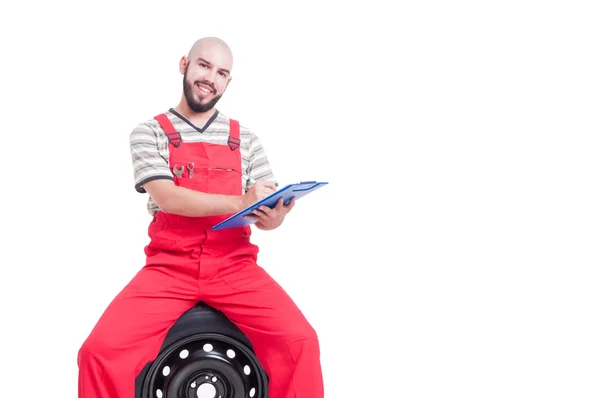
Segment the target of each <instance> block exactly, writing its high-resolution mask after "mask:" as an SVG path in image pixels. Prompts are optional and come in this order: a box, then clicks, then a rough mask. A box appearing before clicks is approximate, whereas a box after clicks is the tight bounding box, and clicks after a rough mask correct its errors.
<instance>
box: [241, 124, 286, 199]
mask: <svg viewBox="0 0 600 398" xmlns="http://www.w3.org/2000/svg"><path fill="white" fill-rule="evenodd" d="M249 155H250V156H249V157H250V159H249V161H248V170H247V172H248V176H249V177H250V179H249V180H248V186H247V187H246V188H247V189H249V188H250V187H251V186H252V181H258V180H266V181H271V182H273V183H275V186H278V183H277V180H276V179H275V175H274V174H273V171H272V170H271V165H270V164H269V158H268V157H267V153H266V151H265V148H264V147H263V145H262V143H261V141H260V138H258V136H257V135H256V134H254V133H250V150H249Z"/></svg>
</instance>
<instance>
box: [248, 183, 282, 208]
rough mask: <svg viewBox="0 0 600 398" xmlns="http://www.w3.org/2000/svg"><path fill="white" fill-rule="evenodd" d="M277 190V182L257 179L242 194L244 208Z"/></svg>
mask: <svg viewBox="0 0 600 398" xmlns="http://www.w3.org/2000/svg"><path fill="white" fill-rule="evenodd" d="M276 190H277V187H276V186H275V183H273V182H271V181H256V182H255V183H254V185H252V187H250V189H248V191H247V192H246V193H245V194H244V195H243V196H242V203H243V205H244V209H245V208H246V207H248V206H252V205H253V204H254V203H256V202H258V201H259V200H261V199H264V198H266V197H267V196H269V195H270V194H272V193H273V192H275V191H276Z"/></svg>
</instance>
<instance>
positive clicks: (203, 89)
mask: <svg viewBox="0 0 600 398" xmlns="http://www.w3.org/2000/svg"><path fill="white" fill-rule="evenodd" d="M198 88H199V89H200V90H201V91H203V92H205V93H210V92H211V90H209V89H208V88H206V87H204V86H200V85H198Z"/></svg>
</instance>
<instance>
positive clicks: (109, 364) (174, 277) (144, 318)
mask: <svg viewBox="0 0 600 398" xmlns="http://www.w3.org/2000/svg"><path fill="white" fill-rule="evenodd" d="M156 119H157V120H158V121H159V122H160V124H161V126H162V128H163V130H164V131H165V132H166V133H167V134H168V136H169V152H170V161H169V164H170V167H173V166H176V165H182V166H185V165H187V164H188V162H193V163H194V164H195V168H194V171H193V175H192V176H191V177H190V173H189V170H188V169H187V168H185V172H184V174H183V175H182V176H181V177H178V176H175V175H174V179H175V184H176V185H178V186H181V187H185V188H189V189H194V190H198V191H202V192H207V193H213V194H227V195H241V194H242V186H241V182H242V161H241V155H240V149H239V143H240V140H239V124H238V123H237V122H236V121H233V120H232V121H231V123H230V127H231V129H230V138H229V143H228V144H229V145H217V144H210V143H202V142H199V143H186V142H183V141H181V137H180V136H179V134H178V133H177V132H176V131H175V129H174V127H173V125H172V124H171V123H170V121H169V120H168V119H167V117H166V115H164V114H163V115H159V116H157V117H156ZM228 216H229V215H221V216H213V217H198V218H191V217H184V216H178V215H173V214H167V213H164V212H158V213H157V214H156V216H155V217H154V219H153V221H152V222H151V223H150V226H149V228H148V234H149V236H150V243H149V244H148V245H147V246H146V248H145V253H146V255H147V260H146V265H145V266H144V267H143V268H142V269H141V270H140V271H139V272H138V273H137V274H136V275H135V276H134V278H133V279H132V280H131V281H130V282H129V283H128V284H127V286H126V287H125V288H124V289H123V290H122V291H121V292H120V293H119V294H118V295H117V296H116V297H115V299H114V300H113V301H112V302H111V303H110V305H109V306H108V307H107V309H106V310H105V312H104V313H103V314H102V316H101V317H100V319H99V321H98V323H97V324H96V326H95V327H94V329H93V330H92V332H91V334H90V335H89V337H88V338H87V340H86V341H85V343H84V344H83V345H82V347H81V349H80V350H79V354H78V364H79V369H80V370H79V398H133V397H134V390H135V387H134V382H135V377H136V375H137V374H138V373H139V372H140V371H141V369H142V368H143V367H144V365H145V364H146V363H147V362H148V361H151V360H153V359H154V358H155V357H156V356H157V354H158V352H159V349H160V346H161V344H162V341H163V340H164V338H165V336H166V334H167V332H168V330H169V328H170V327H171V326H172V325H173V323H175V321H177V319H178V318H179V317H180V316H181V315H182V314H183V313H184V312H185V311H186V310H188V309H189V308H191V307H192V306H194V305H195V304H196V303H197V302H199V301H204V302H205V303H207V304H208V305H210V306H212V307H214V308H216V309H218V310H221V311H222V312H223V313H224V314H225V315H226V316H227V317H228V318H229V319H230V320H231V321H232V322H233V323H235V324H236V325H237V326H238V327H239V328H240V329H241V331H242V332H243V333H244V334H246V336H247V337H248V339H249V340H250V341H251V342H252V344H253V346H254V348H255V352H256V355H257V357H258V359H259V361H260V362H261V364H262V366H263V368H264V369H265V371H266V372H267V374H268V375H269V378H270V381H269V397H270V398H322V397H323V396H324V391H323V382H322V374H321V367H320V359H319V357H320V353H319V343H318V340H317V335H316V333H315V331H314V330H313V328H312V327H311V325H310V324H309V323H308V322H307V320H306V319H305V318H304V316H303V314H302V313H301V312H300V310H299V309H298V308H297V307H296V305H295V304H294V303H293V301H292V300H291V299H290V297H289V296H288V295H287V294H286V293H285V291H284V290H283V289H282V288H281V287H280V286H279V285H278V284H277V282H275V281H274V280H273V279H272V278H271V277H270V276H269V275H268V274H267V273H266V272H265V271H264V270H263V269H262V268H261V267H260V266H258V265H257V264H256V260H257V254H258V247H257V246H255V245H254V244H252V243H250V234H251V230H250V227H249V226H244V227H238V228H231V229H224V230H220V231H212V230H211V229H210V228H211V227H212V226H213V225H215V224H217V223H218V222H220V221H222V220H224V219H225V218H227V217H228Z"/></svg>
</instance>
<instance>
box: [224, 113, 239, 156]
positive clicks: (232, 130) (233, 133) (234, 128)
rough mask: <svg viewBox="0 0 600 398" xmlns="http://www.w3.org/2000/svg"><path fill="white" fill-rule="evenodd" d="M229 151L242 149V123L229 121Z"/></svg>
mask: <svg viewBox="0 0 600 398" xmlns="http://www.w3.org/2000/svg"><path fill="white" fill-rule="evenodd" d="M227 145H229V149H231V150H232V151H235V150H236V149H237V148H239V147H240V123H239V122H238V121H237V120H233V119H229V139H228V140H227Z"/></svg>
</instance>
